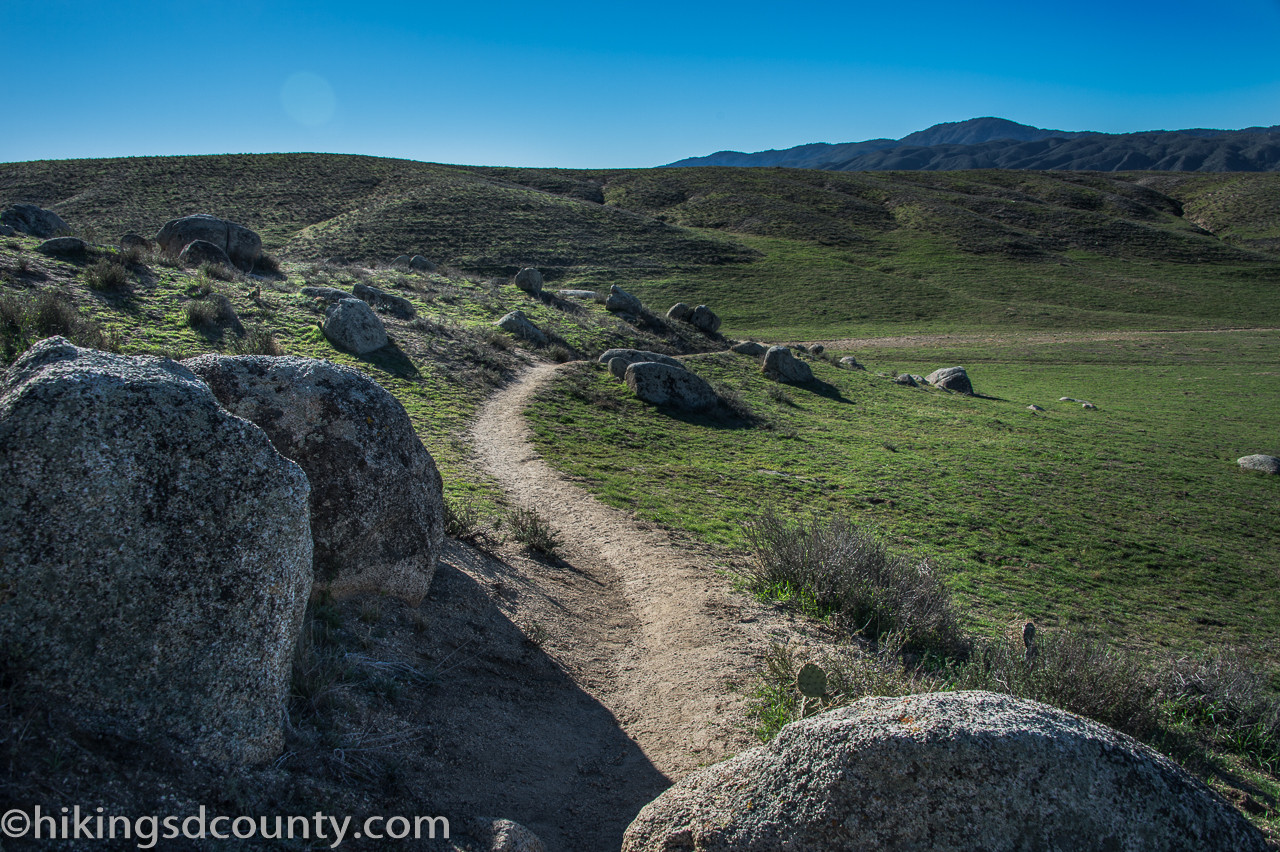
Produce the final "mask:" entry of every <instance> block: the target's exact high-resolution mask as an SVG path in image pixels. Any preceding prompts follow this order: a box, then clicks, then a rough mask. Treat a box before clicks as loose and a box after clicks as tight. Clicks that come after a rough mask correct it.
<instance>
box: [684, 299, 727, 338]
mask: <svg viewBox="0 0 1280 852" xmlns="http://www.w3.org/2000/svg"><path fill="white" fill-rule="evenodd" d="M689 325H691V326H693V327H694V328H696V329H698V331H701V332H705V333H706V334H715V333H716V332H717V331H719V330H720V317H718V316H716V315H715V314H714V313H713V312H712V311H711V309H710V308H708V307H707V306H706V305H698V307H696V308H694V309H693V315H692V316H691V317H689Z"/></svg>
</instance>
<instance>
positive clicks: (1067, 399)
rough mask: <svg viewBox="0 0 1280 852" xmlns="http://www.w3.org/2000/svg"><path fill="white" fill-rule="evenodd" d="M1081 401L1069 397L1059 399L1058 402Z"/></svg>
mask: <svg viewBox="0 0 1280 852" xmlns="http://www.w3.org/2000/svg"><path fill="white" fill-rule="evenodd" d="M1079 401H1080V400H1078V399H1075V398H1074V397H1069V396H1060V397H1058V402H1079Z"/></svg>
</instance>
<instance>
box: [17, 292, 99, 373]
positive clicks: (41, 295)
mask: <svg viewBox="0 0 1280 852" xmlns="http://www.w3.org/2000/svg"><path fill="white" fill-rule="evenodd" d="M55 335H61V336H62V337H65V338H67V340H70V341H71V342H72V343H74V344H75V345H77V346H83V347H86V348H88V349H99V350H102V351H104V352H117V351H119V348H120V345H119V340H118V339H117V338H116V337H115V335H113V334H110V333H107V332H104V331H103V330H102V328H101V327H100V326H99V325H98V324H97V323H96V322H94V321H93V320H91V319H89V318H88V317H86V316H84V315H83V314H81V313H80V312H79V311H78V310H76V308H75V306H74V305H72V304H71V303H70V302H69V301H67V300H66V298H64V297H63V296H62V295H61V294H60V293H58V292H56V291H53V290H42V291H40V292H38V293H9V294H6V295H4V296H0V349H2V352H0V355H3V358H4V362H5V363H9V362H12V361H13V360H15V359H16V358H17V357H18V356H19V355H21V354H22V353H23V352H25V351H26V350H27V348H28V347H30V346H31V344H33V343H35V342H36V341H39V340H43V339H45V338H46V337H53V336H55Z"/></svg>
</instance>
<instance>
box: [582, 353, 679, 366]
mask: <svg viewBox="0 0 1280 852" xmlns="http://www.w3.org/2000/svg"><path fill="white" fill-rule="evenodd" d="M614 358H621V359H622V360H623V361H625V362H626V363H628V364H635V363H638V362H640V361H654V362H656V363H659V364H666V365H668V366H670V367H679V368H680V369H681V370H683V369H684V368H685V367H684V364H683V363H682V362H680V361H677V360H676V359H675V358H672V357H671V356H670V355H663V354H661V353H659V352H649V351H648V350H645V349H606V350H605V351H604V352H603V353H602V354H601V355H600V357H599V358H597V359H596V360H597V361H598V362H599V363H601V364H608V363H609V362H610V361H612V360H613V359H614Z"/></svg>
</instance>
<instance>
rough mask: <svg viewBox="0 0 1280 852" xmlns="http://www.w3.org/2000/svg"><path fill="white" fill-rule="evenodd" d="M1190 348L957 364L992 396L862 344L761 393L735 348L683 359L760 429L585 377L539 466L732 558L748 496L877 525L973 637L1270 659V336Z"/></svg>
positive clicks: (1276, 529) (550, 407)
mask: <svg viewBox="0 0 1280 852" xmlns="http://www.w3.org/2000/svg"><path fill="white" fill-rule="evenodd" d="M1201 342H1202V343H1211V345H1213V346H1214V347H1215V348H1214V349H1213V351H1212V352H1210V353H1207V354H1206V357H1205V358H1203V359H1201V360H1200V361H1199V362H1198V363H1197V362H1195V361H1192V360H1191V359H1186V360H1184V359H1178V363H1177V364H1176V366H1175V365H1174V364H1170V363H1167V362H1166V363H1162V364H1153V363H1152V362H1151V360H1150V356H1149V354H1148V353H1146V352H1144V351H1143V350H1142V348H1141V347H1142V346H1143V344H1144V343H1145V341H1141V340H1139V341H1132V340H1126V341H1116V342H1114V343H1112V344H1111V346H1110V349H1109V351H1108V353H1107V357H1105V358H1103V357H1101V353H1099V352H1098V351H1097V349H1096V348H1095V345H1094V344H1088V345H1087V346H1088V348H1089V349H1090V350H1091V354H1090V355H1089V356H1088V359H1087V360H1088V362H1087V363H1081V364H1077V363H1074V361H1073V359H1072V356H1071V354H1070V351H1069V347H1068V346H1066V345H1060V346H1058V347H1057V349H1056V356H1057V358H1058V359H1059V361H1058V363H1051V362H1050V363H1045V362H1041V363H1037V364H1027V363H1023V362H1019V361H1017V360H1014V359H1013V358H1010V359H1009V360H999V357H998V354H997V357H995V358H993V359H991V360H989V361H988V362H986V363H982V364H978V365H975V364H974V363H970V364H968V366H969V367H970V369H971V375H972V377H973V380H974V382H975V386H976V387H977V389H978V391H979V393H982V394H984V395H985V396H986V397H987V398H973V397H964V396H958V395H953V394H946V393H943V392H939V391H936V390H923V389H920V390H917V389H911V388H906V387H901V386H898V385H895V384H893V383H892V382H890V381H889V380H888V379H886V378H884V377H881V376H878V375H876V374H875V371H876V370H877V369H882V370H886V371H887V370H888V369H896V370H900V371H910V372H920V373H927V372H928V371H929V370H930V369H932V368H936V367H938V366H944V365H949V364H950V363H954V361H949V360H944V359H940V358H937V357H935V356H934V355H933V354H927V355H925V356H923V358H919V357H918V358H916V359H913V358H910V357H908V355H909V354H910V353H909V352H905V351H904V352H898V353H892V354H886V353H882V352H879V351H874V350H868V351H866V352H860V353H858V354H859V357H860V358H861V359H863V360H864V361H866V362H867V363H869V364H870V366H871V368H872V371H871V372H867V373H862V372H852V371H846V370H841V369H839V368H837V367H835V366H833V365H831V364H829V363H825V362H822V361H817V362H815V363H814V368H815V372H816V374H817V377H818V379H819V380H820V382H821V383H822V384H819V385H816V386H812V387H804V386H799V387H792V386H782V385H777V384H775V383H772V382H770V381H768V380H766V379H765V378H764V377H763V376H761V375H760V373H759V371H758V367H757V365H756V364H755V362H754V360H752V359H749V358H746V357H744V356H740V355H733V354H713V355H705V356H698V357H696V358H694V359H692V360H691V362H690V363H691V366H692V367H693V368H694V369H695V370H696V371H697V372H698V373H700V374H701V375H703V376H704V377H705V378H707V379H709V380H711V381H712V382H713V383H717V384H719V385H720V386H721V387H722V388H727V389H731V390H732V391H734V392H735V393H736V394H737V395H738V396H740V397H741V398H742V399H743V400H744V401H745V402H746V404H747V405H748V406H749V407H750V408H751V409H753V410H754V412H755V414H756V417H757V418H758V421H759V422H761V423H763V426H754V427H750V428H748V427H746V426H745V425H739V426H738V427H736V428H735V426H734V424H726V423H723V422H713V421H706V422H703V421H700V420H698V419H696V418H674V417H671V416H669V415H667V414H665V413H663V412H661V411H658V410H655V409H653V408H650V407H648V406H646V405H644V404H641V403H639V402H638V401H637V400H635V399H634V398H633V397H632V396H631V395H630V394H629V393H627V391H626V389H625V388H624V387H623V386H622V385H621V384H619V383H617V382H616V381H614V380H612V379H611V378H610V377H609V376H608V374H607V373H605V372H604V371H602V370H600V369H599V368H595V367H590V366H582V367H576V368H572V369H570V370H569V371H568V372H567V374H566V375H565V376H564V378H563V379H562V380H561V381H560V382H559V384H558V385H557V387H555V388H554V389H552V390H551V391H550V392H549V393H548V395H547V396H546V397H545V398H544V399H543V400H542V401H540V402H539V404H538V405H537V406H535V407H534V409H533V410H532V418H533V423H534V427H535V430H536V432H537V436H538V443H539V446H540V448H541V450H542V451H543V452H544V454H545V455H546V457H547V458H548V459H549V460H551V461H552V462H553V463H554V464H556V465H557V466H558V467H560V468H561V469H563V470H566V471H568V472H569V473H571V474H574V475H576V476H580V477H582V478H583V480H584V481H585V482H586V483H587V484H588V486H589V487H591V488H592V489H593V490H594V491H595V492H596V493H598V494H599V495H600V496H601V497H602V498H603V499H605V500H606V501H609V502H611V503H613V504H615V505H618V506H624V507H627V508H631V509H634V510H635V511H637V512H638V513H639V514H640V515H642V516H643V517H645V518H648V519H651V520H653V521H657V522H660V523H664V524H668V525H671V526H673V527H678V528H681V529H685V530H689V531H691V532H693V533H695V534H697V535H699V536H701V537H703V538H705V539H707V540H709V541H712V542H716V543H718V544H721V545H724V546H726V547H729V548H738V547H741V546H742V545H743V544H744V538H743V533H742V528H741V524H742V522H743V521H744V520H745V519H746V518H748V517H749V516H751V515H753V514H754V513H756V512H757V511H758V510H759V508H760V507H762V506H772V507H774V509H775V510H776V511H778V512H780V513H798V514H801V515H808V514H810V513H816V514H818V515H825V514H827V513H829V512H835V511H838V512H843V513H848V514H850V515H852V516H853V517H855V518H857V519H859V520H860V521H864V522H867V523H870V524H872V525H873V526H874V527H876V528H878V529H879V530H881V531H882V532H883V533H884V534H885V535H887V536H888V537H889V538H890V540H891V541H892V542H893V543H894V544H895V545H896V546H898V547H901V548H905V549H906V550H907V551H909V552H911V553H913V554H915V555H917V556H929V557H932V558H934V559H935V560H936V561H937V562H938V563H939V564H941V565H942V566H944V567H945V568H946V569H948V570H949V582H950V585H951V586H952V588H953V589H954V590H955V591H956V592H957V594H958V595H959V597H960V600H961V601H962V602H963V603H964V604H965V605H966V607H967V619H968V621H969V623H970V624H971V625H972V626H974V628H975V629H978V630H980V631H982V630H985V631H992V630H998V629H1000V627H1001V626H1002V625H1004V624H1005V623H1007V622H1008V621H1009V620H1010V619H1012V618H1032V619H1035V620H1036V621H1037V622H1042V623H1045V624H1049V625H1053V624H1062V625H1072V626H1076V627H1079V628H1081V629H1085V630H1089V631H1094V632H1098V633H1101V634H1104V635H1108V636H1112V637H1117V638H1120V639H1121V640H1123V641H1125V642H1129V643H1134V644H1138V645H1146V646H1149V647H1156V646H1164V647H1177V648H1194V647H1197V646H1199V645H1201V644H1221V643H1227V644H1237V643H1244V644H1248V645H1250V646H1252V647H1254V648H1257V649H1259V651H1260V652H1264V653H1267V654H1269V655H1272V657H1273V660H1274V651H1266V650H1265V649H1267V648H1272V647H1274V644H1275V643H1276V641H1277V640H1278V639H1280V604H1277V593H1278V592H1280V571H1278V570H1277V569H1278V568H1280V563H1278V562H1277V557H1276V556H1275V553H1276V550H1277V549H1276V546H1275V545H1276V543H1277V541H1280V526H1278V524H1280V522H1278V521H1277V520H1276V518H1277V512H1276V509H1277V508H1280V492H1277V490H1276V487H1275V486H1276V482H1275V481H1274V479H1271V478H1267V477H1264V476H1251V475H1247V474H1244V473H1241V472H1240V471H1239V470H1238V468H1237V466H1236V465H1235V459H1236V458H1237V457H1239V456H1241V455H1245V454H1247V453H1253V452H1265V453H1273V454H1274V453H1280V446H1272V445H1268V444H1267V441H1268V440H1269V439H1268V436H1272V438H1274V412H1275V411H1276V410H1280V384H1278V383H1277V381H1276V377H1275V363H1276V360H1275V351H1276V350H1275V347H1276V345H1277V343H1278V342H1280V336H1278V335H1277V334H1275V333H1261V332H1257V333H1253V334H1250V335H1247V336H1245V337H1243V338H1241V339H1237V338H1236V337H1235V336H1233V335H1214V336H1212V338H1211V340H1202V341H1201ZM949 354H955V353H949ZM924 359H928V360H924ZM1227 365H1229V366H1227ZM1062 396H1071V397H1075V398H1078V399H1082V400H1089V401H1091V402H1093V403H1095V404H1096V405H1097V406H1098V410H1096V411H1089V410H1085V409H1083V408H1082V406H1081V405H1080V404H1078V403H1063V402H1058V398H1059V397H1062ZM1032 403H1035V404H1039V405H1041V406H1042V407H1044V408H1045V409H1047V410H1046V412H1045V413H1042V414H1040V413H1034V412H1032V411H1029V410H1027V406H1028V405H1029V404H1032ZM588 439H589V440H588Z"/></svg>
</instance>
